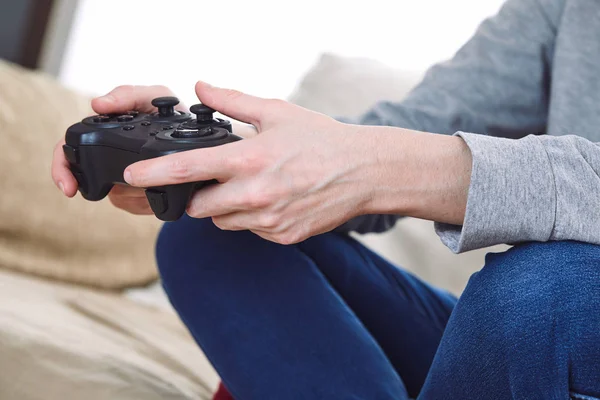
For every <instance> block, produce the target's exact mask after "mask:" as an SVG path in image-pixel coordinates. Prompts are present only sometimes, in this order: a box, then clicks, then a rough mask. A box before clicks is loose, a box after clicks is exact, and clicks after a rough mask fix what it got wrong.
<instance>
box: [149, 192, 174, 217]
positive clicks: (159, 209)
mask: <svg viewBox="0 0 600 400" xmlns="http://www.w3.org/2000/svg"><path fill="white" fill-rule="evenodd" d="M146 197H147V198H148V203H150V207H151V208H152V211H154V214H156V215H160V214H163V213H164V212H165V211H167V208H169V203H168V202H167V194H166V193H165V192H161V191H160V190H154V189H146Z"/></svg>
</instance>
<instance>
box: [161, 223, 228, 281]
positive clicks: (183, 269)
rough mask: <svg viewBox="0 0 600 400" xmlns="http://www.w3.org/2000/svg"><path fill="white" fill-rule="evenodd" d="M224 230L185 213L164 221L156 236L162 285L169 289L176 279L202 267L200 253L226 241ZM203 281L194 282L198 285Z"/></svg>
mask: <svg viewBox="0 0 600 400" xmlns="http://www.w3.org/2000/svg"><path fill="white" fill-rule="evenodd" d="M224 235H225V232H223V231H221V230H219V229H218V228H217V227H216V226H215V225H214V224H213V223H212V221H211V219H210V218H207V219H194V218H190V217H188V216H187V215H186V216H184V217H182V218H181V219H179V220H177V221H174V222H167V223H165V224H164V225H163V227H162V229H161V231H160V233H159V235H158V238H157V240H156V262H157V265H158V270H159V273H160V277H161V280H162V282H163V286H165V289H166V290H167V291H168V290H169V289H170V288H171V286H172V285H173V284H175V283H181V282H185V281H186V276H189V275H191V274H192V272H194V273H197V272H198V271H197V269H198V268H201V267H202V266H203V264H204V263H202V259H203V254H207V253H209V252H214V251H221V250H218V249H219V248H222V247H224V246H225V244H226V239H225V238H224V237H223V236H224ZM201 283H202V282H201V281H200V282H195V284H198V285H200V284H201Z"/></svg>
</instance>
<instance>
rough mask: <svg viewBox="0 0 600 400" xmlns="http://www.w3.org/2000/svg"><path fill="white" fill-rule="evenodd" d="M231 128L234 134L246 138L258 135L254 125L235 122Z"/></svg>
mask: <svg viewBox="0 0 600 400" xmlns="http://www.w3.org/2000/svg"><path fill="white" fill-rule="evenodd" d="M231 128H232V129H233V134H234V135H237V136H240V137H243V138H244V139H250V138H253V137H254V136H256V135H258V130H257V129H256V127H255V126H254V125H249V124H239V123H233V124H231Z"/></svg>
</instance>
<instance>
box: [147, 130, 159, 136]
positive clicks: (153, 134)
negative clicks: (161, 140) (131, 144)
mask: <svg viewBox="0 0 600 400" xmlns="http://www.w3.org/2000/svg"><path fill="white" fill-rule="evenodd" d="M149 135H150V136H156V135H158V131H152V132H150V133H149Z"/></svg>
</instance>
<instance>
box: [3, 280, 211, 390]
mask: <svg viewBox="0 0 600 400" xmlns="http://www.w3.org/2000/svg"><path fill="white" fill-rule="evenodd" d="M0 371H2V373H0V399H6V400H13V399H14V400H65V399H67V400H68V399H86V400H101V399H102V400H105V399H119V400H134V399H135V400H140V399H143V400H153V399H156V400H159V399H173V400H174V399H210V398H211V393H212V392H213V391H214V389H215V388H216V385H217V383H218V377H217V375H216V373H215V372H214V370H213V369H212V367H211V366H210V364H209V363H208V361H207V360H206V358H205V357H204V355H203V354H202V352H201V351H200V349H199V348H198V346H197V345H196V344H195V342H194V341H193V340H192V339H191V337H190V336H189V334H188V332H187V331H186V329H185V328H184V327H183V325H182V324H181V323H180V322H179V319H178V318H177V317H176V316H175V315H174V314H172V313H169V312H165V311H161V310H159V309H155V308H150V307H145V306H142V305H139V304H136V303H134V302H131V301H130V300H127V299H125V298H123V297H121V296H118V295H111V294H103V293H100V292H94V291H93V290H89V289H79V288H76V287H71V286H69V285H66V284H59V283H48V282H44V281H41V280H37V279H34V278H32V277H25V276H23V275H14V274H12V273H9V272H6V271H5V272H2V271H0Z"/></svg>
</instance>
